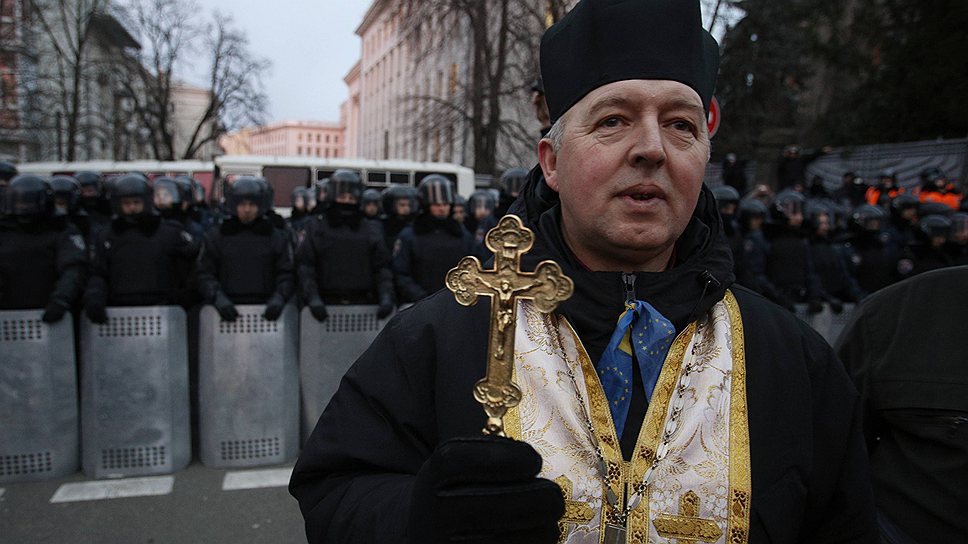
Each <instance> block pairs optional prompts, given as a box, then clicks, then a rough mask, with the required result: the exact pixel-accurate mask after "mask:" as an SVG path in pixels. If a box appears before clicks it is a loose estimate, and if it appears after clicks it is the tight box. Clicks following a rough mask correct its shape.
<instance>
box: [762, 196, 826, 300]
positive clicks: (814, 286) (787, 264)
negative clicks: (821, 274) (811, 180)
mask: <svg viewBox="0 0 968 544" xmlns="http://www.w3.org/2000/svg"><path fill="white" fill-rule="evenodd" d="M805 202H806V199H805V198H804V196H803V195H802V194H800V193H798V192H796V191H790V190H787V191H783V192H781V193H780V194H778V195H777V196H776V199H775V200H774V201H773V207H772V208H771V216H772V219H773V222H772V223H770V224H769V225H768V228H767V231H766V235H767V239H768V240H769V241H770V255H769V258H768V259H767V263H766V266H767V275H768V276H769V277H770V280H771V281H772V282H773V284H774V285H776V287H777V289H778V290H779V294H780V297H781V298H782V299H783V300H784V303H783V306H787V307H789V305H790V303H791V302H792V303H796V302H805V303H807V305H808V309H809V311H810V313H818V312H820V311H821V310H823V305H822V303H821V299H822V294H821V292H820V285H819V279H818V278H817V276H816V271H815V270H814V267H813V260H812V259H811V256H810V246H809V244H808V243H807V240H806V233H805V232H804V230H803V219H804V215H803V212H804V204H805Z"/></svg>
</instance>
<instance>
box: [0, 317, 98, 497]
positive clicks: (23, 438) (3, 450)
mask: <svg viewBox="0 0 968 544" xmlns="http://www.w3.org/2000/svg"><path fill="white" fill-rule="evenodd" d="M43 313H44V312H43V310H7V311H2V312H0V483H4V482H23V481H30V480H43V479H48V478H58V477H62V476H66V475H68V474H73V473H74V472H77V469H78V466H79V465H80V451H79V445H78V426H77V417H78V416H77V366H76V362H75V357H74V324H73V320H72V319H71V314H69V313H68V314H66V315H64V318H63V319H61V320H60V321H58V322H57V323H44V322H43V321H41V319H40V318H41V316H42V315H43Z"/></svg>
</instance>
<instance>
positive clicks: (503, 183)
mask: <svg viewBox="0 0 968 544" xmlns="http://www.w3.org/2000/svg"><path fill="white" fill-rule="evenodd" d="M527 182H528V171H527V169H525V168H510V169H508V170H505V171H504V173H503V174H501V179H500V181H498V189H499V190H500V197H499V199H498V204H497V210H495V212H494V216H495V217H497V218H498V219H500V218H502V217H504V214H506V213H508V208H510V207H511V203H513V202H514V201H515V200H516V199H517V198H518V194H519V193H521V189H523V188H524V184H525V183H527Z"/></svg>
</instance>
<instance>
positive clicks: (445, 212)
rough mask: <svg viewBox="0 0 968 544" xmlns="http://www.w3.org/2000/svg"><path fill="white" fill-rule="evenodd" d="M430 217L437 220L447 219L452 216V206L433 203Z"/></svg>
mask: <svg viewBox="0 0 968 544" xmlns="http://www.w3.org/2000/svg"><path fill="white" fill-rule="evenodd" d="M430 215H432V216H434V217H436V218H437V219H446V218H447V216H449V215H450V204H441V203H439V202H434V203H432V204H431V205H430Z"/></svg>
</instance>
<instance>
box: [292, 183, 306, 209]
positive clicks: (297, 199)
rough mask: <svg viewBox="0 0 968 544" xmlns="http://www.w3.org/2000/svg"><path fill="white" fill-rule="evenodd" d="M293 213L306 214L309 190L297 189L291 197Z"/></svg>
mask: <svg viewBox="0 0 968 544" xmlns="http://www.w3.org/2000/svg"><path fill="white" fill-rule="evenodd" d="M289 200H290V203H291V205H292V209H293V211H299V212H305V211H307V210H308V206H309V202H308V200H309V189H307V188H305V187H296V188H295V189H293V190H292V193H291V194H290V196H289Z"/></svg>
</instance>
